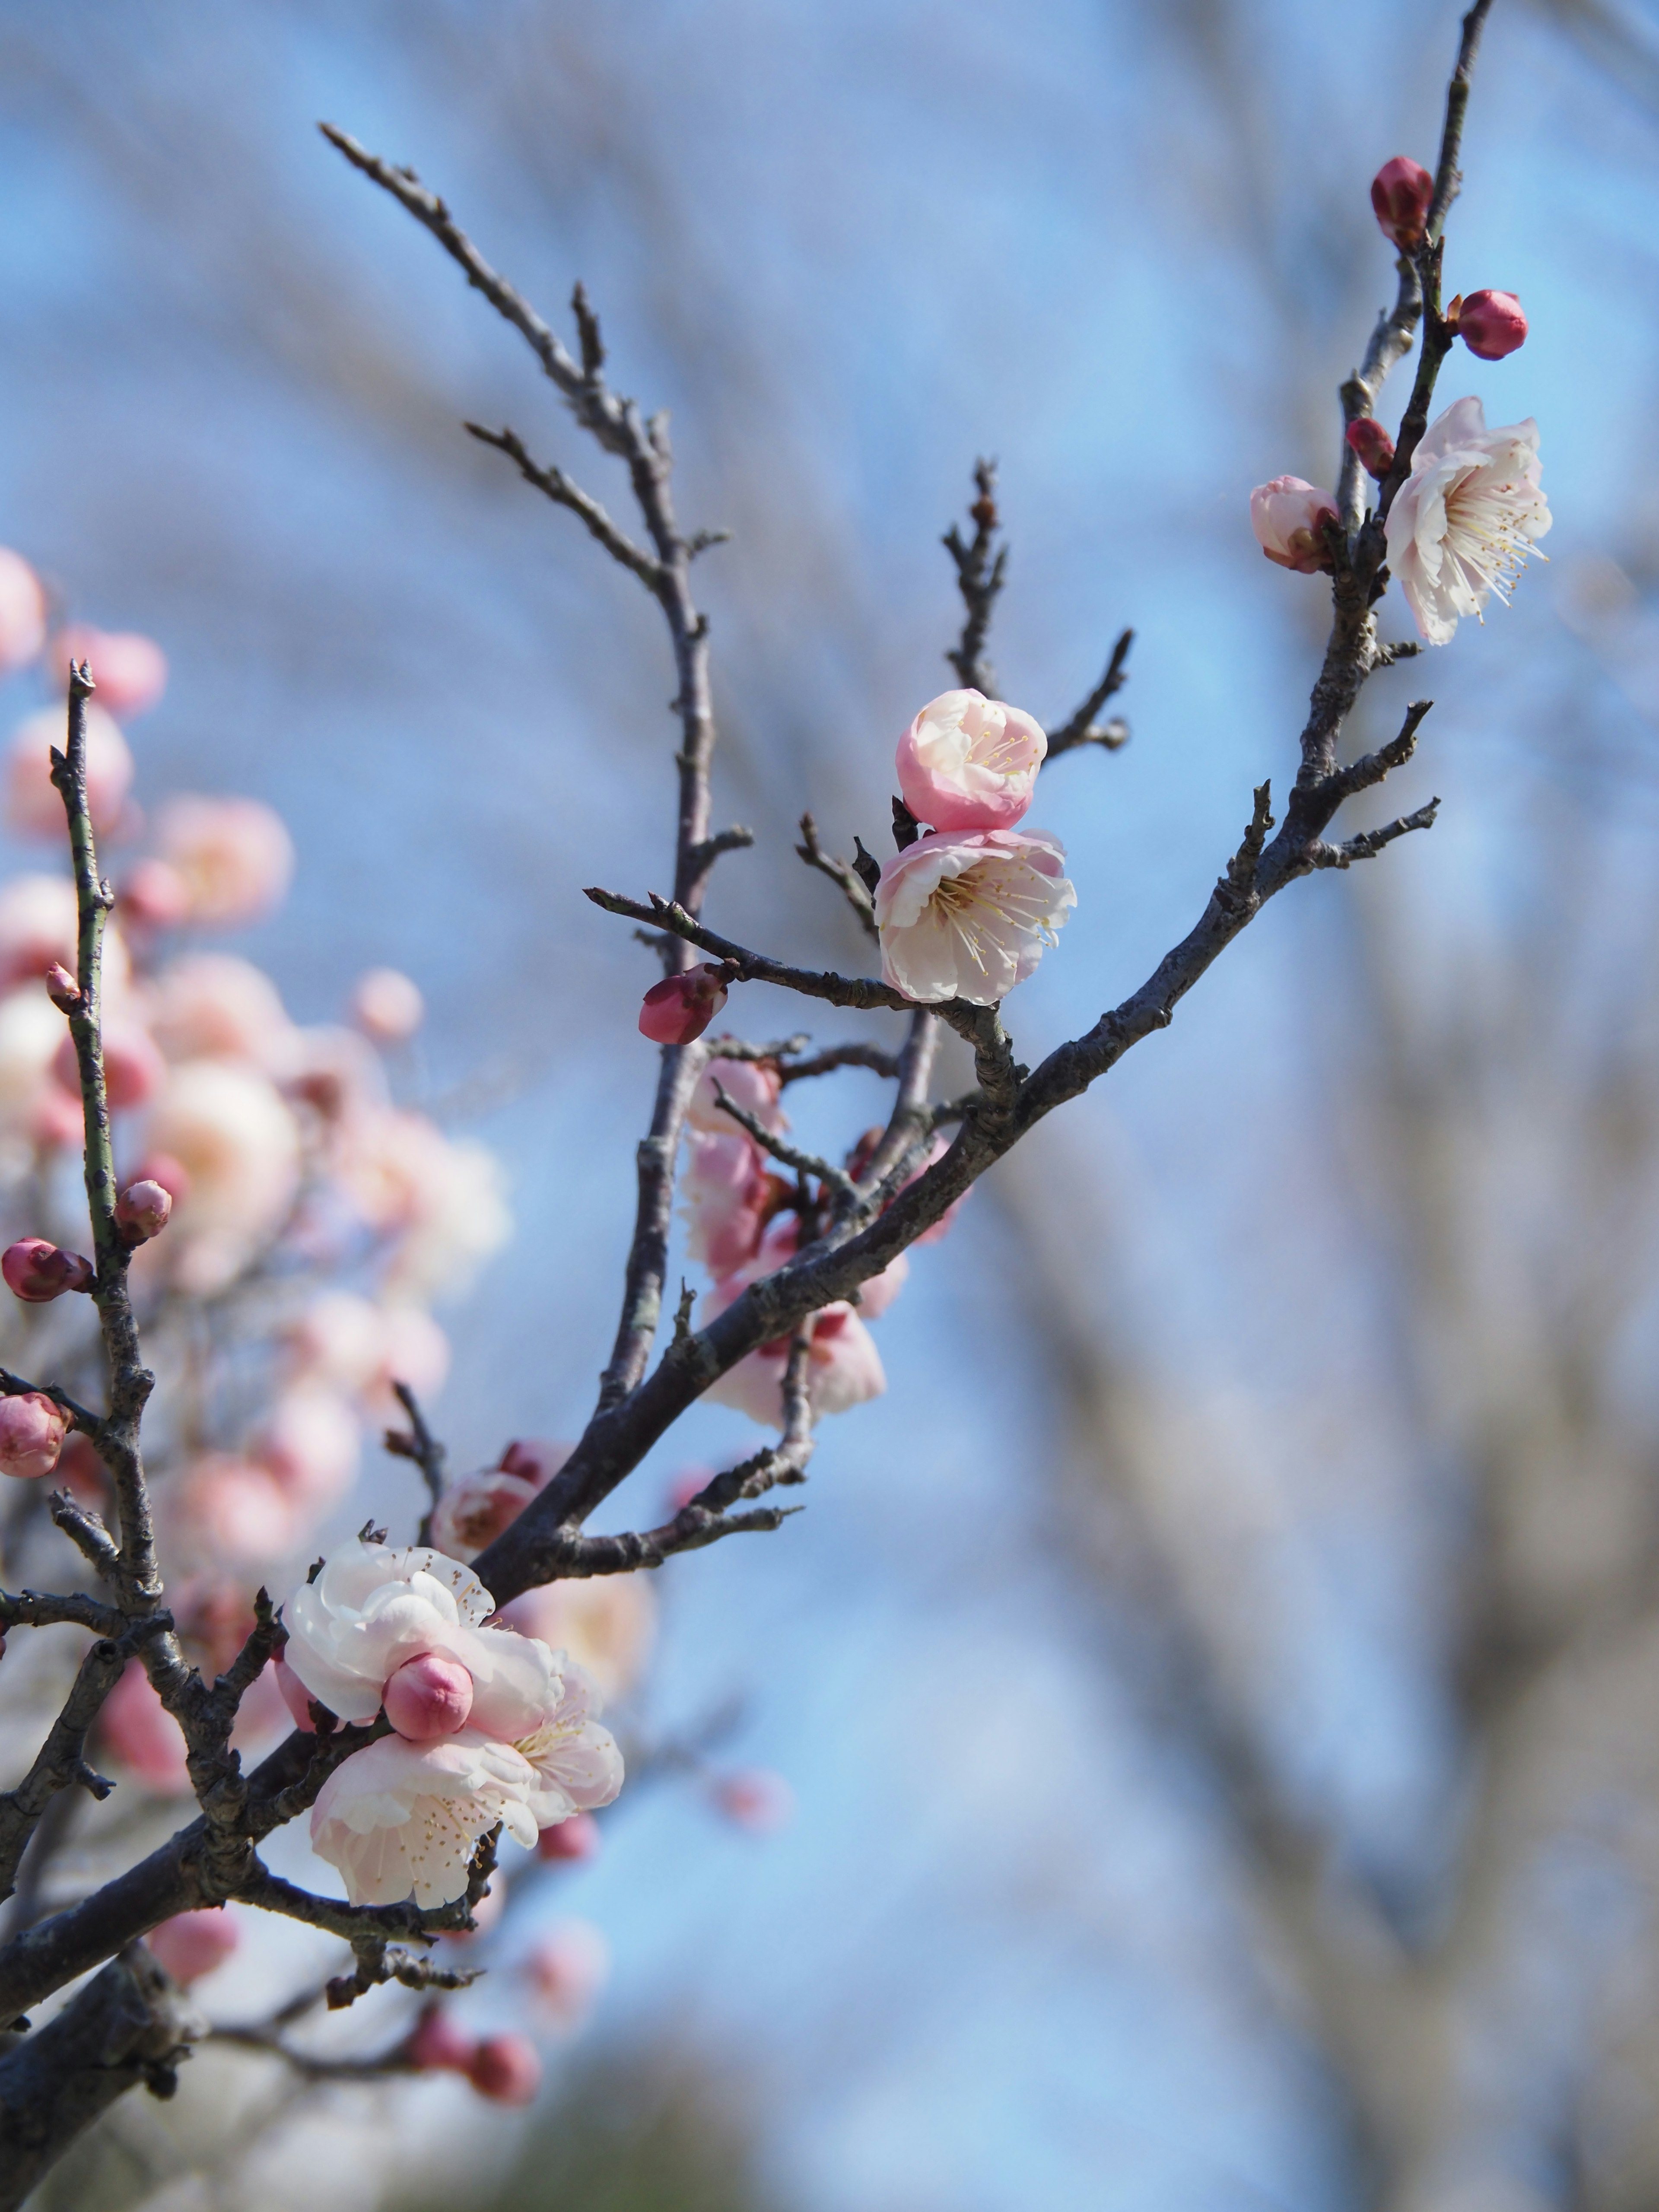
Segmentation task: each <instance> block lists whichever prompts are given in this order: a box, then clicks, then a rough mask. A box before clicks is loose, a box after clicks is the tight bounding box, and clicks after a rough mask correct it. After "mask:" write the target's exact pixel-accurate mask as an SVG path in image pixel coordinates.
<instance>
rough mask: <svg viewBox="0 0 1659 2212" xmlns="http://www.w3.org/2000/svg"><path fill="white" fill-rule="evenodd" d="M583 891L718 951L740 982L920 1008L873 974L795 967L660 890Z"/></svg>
mask: <svg viewBox="0 0 1659 2212" xmlns="http://www.w3.org/2000/svg"><path fill="white" fill-rule="evenodd" d="M582 896H583V897H584V898H590V899H592V902H593V903H594V905H595V906H602V907H603V908H605V912H606V913H607V914H620V915H628V916H629V919H630V920H632V921H654V922H655V923H657V925H658V926H659V927H660V928H661V929H663V930H664V931H665V932H666V933H667V934H668V935H670V936H671V937H678V938H680V939H684V942H685V943H686V944H687V945H696V946H698V947H699V948H700V949H701V950H702V951H704V952H712V953H714V956H715V957H716V958H718V959H720V960H723V961H725V962H726V963H727V964H728V965H729V966H731V967H732V968H733V969H736V970H737V974H736V976H735V978H734V980H735V981H738V982H744V983H778V984H781V986H782V987H783V988H784V989H785V990H788V991H796V992H799V994H800V995H801V996H802V997H803V998H807V999H823V1000H828V1002H829V1005H831V1006H891V1007H895V1008H897V1009H898V1010H900V1011H901V1012H906V1013H908V1012H913V1011H914V1009H915V1000H911V999H907V998H906V997H905V995H904V994H903V992H902V991H896V990H895V989H894V988H893V987H892V985H891V984H890V983H881V982H878V981H876V980H875V978H874V977H873V976H868V975H858V976H849V975H834V974H831V973H829V972H826V971H821V970H818V969H810V968H792V967H790V966H789V965H788V963H787V962H785V961H782V960H773V959H770V958H769V957H768V956H767V955H766V954H765V953H763V952H751V951H749V949H748V947H747V946H746V945H738V944H734V943H733V941H732V939H731V938H729V937H722V936H720V933H718V931H715V930H712V929H708V928H705V927H704V926H703V925H702V922H700V921H696V920H695V919H694V917H693V916H692V915H689V914H687V913H686V912H685V911H684V908H682V907H680V906H678V904H677V903H676V902H674V901H673V900H672V899H665V898H662V897H659V896H658V895H657V894H656V893H655V892H653V894H652V896H651V898H650V902H649V903H648V904H642V903H641V901H640V900H638V899H630V898H625V897H623V895H622V893H621V892H619V891H607V890H600V889H599V887H598V886H597V885H590V886H589V888H588V889H587V890H585V891H584V892H583V893H582Z"/></svg>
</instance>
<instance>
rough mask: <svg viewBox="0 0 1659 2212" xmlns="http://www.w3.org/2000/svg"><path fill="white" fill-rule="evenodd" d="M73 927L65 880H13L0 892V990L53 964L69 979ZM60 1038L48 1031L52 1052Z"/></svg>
mask: <svg viewBox="0 0 1659 2212" xmlns="http://www.w3.org/2000/svg"><path fill="white" fill-rule="evenodd" d="M78 927H79V918H78V916H77V915H76V905H75V886H74V884H72V883H70V880H69V878H68V877H67V876H14V877H13V878H12V879H11V881H10V882H9V884H5V885H4V886H3V888H0V987H4V988H6V989H8V990H9V989H10V988H11V987H12V985H13V984H15V983H24V982H33V981H35V980H36V979H37V978H38V977H40V976H42V975H45V974H46V970H47V969H48V968H50V967H52V966H53V965H54V964H56V965H57V966H59V967H62V968H65V969H68V970H69V971H70V973H71V974H73V972H74V969H75V951H76V931H77V929H78ZM62 1035H63V1031H62V1030H61V1029H60V1030H55V1031H54V1032H53V1036H52V1043H53V1045H54V1047H55V1046H56V1044H57V1042H58V1037H60V1036H62Z"/></svg>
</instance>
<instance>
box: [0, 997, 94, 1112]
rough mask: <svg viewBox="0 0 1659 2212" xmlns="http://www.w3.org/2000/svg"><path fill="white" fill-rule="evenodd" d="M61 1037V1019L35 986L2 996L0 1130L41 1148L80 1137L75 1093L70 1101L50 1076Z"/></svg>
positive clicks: (77, 1099)
mask: <svg viewBox="0 0 1659 2212" xmlns="http://www.w3.org/2000/svg"><path fill="white" fill-rule="evenodd" d="M63 1037H64V1017H63V1016H62V1014H60V1013H59V1012H58V1009H57V1007H56V1006H53V1005H52V1001H51V1000H50V999H49V998H47V996H46V992H45V990H44V989H43V988H42V987H41V986H40V984H39V983H27V984H25V985H24V986H23V987H22V988H21V990H15V991H9V992H8V993H7V994H5V996H4V997H3V998H0V1130H4V1131H6V1132H7V1133H10V1132H12V1131H17V1132H19V1133H24V1132H27V1135H28V1136H29V1137H30V1138H31V1139H34V1140H36V1141H38V1142H40V1143H43V1144H50V1143H52V1142H54V1141H63V1140H64V1138H63V1137H61V1136H60V1134H59V1133H60V1132H62V1133H66V1134H67V1137H74V1136H76V1135H78V1134H79V1133H80V1129H81V1099H80V1095H79V1092H78V1091H77V1092H76V1096H75V1097H70V1094H69V1093H68V1092H67V1091H65V1090H64V1088H63V1086H62V1085H60V1084H59V1083H58V1082H57V1081H56V1080H55V1079H54V1078H53V1076H52V1060H53V1059H54V1058H55V1057H56V1054H57V1051H58V1046H59V1045H60V1044H61V1043H62V1042H63Z"/></svg>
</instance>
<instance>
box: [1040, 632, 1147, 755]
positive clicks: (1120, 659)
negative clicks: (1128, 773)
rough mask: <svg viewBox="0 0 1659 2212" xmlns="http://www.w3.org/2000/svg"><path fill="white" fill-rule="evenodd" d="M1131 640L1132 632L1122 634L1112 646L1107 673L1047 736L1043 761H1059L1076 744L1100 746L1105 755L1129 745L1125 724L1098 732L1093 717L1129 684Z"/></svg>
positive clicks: (1115, 722)
mask: <svg viewBox="0 0 1659 2212" xmlns="http://www.w3.org/2000/svg"><path fill="white" fill-rule="evenodd" d="M1134 641H1135V634H1134V632H1133V630H1132V629H1126V630H1125V631H1123V633H1122V634H1121V636H1120V637H1119V639H1118V641H1117V643H1116V644H1115V646H1114V647H1112V657H1111V659H1109V661H1108V662H1107V664H1106V673H1105V674H1104V675H1103V677H1102V678H1101V679H1100V681H1099V683H1098V684H1096V686H1095V688H1094V690H1092V691H1091V693H1090V694H1089V696H1088V697H1087V698H1086V699H1085V701H1084V702H1083V704H1082V705H1081V706H1080V707H1079V708H1078V710H1077V712H1076V714H1073V716H1072V717H1071V719H1070V720H1069V721H1066V722H1062V723H1061V725H1060V727H1059V729H1057V730H1054V731H1052V732H1050V733H1049V738H1048V752H1047V753H1046V754H1045V755H1044V758H1045V759H1047V760H1058V759H1059V757H1060V755H1061V754H1062V753H1069V752H1072V751H1073V750H1075V749H1076V748H1077V747H1078V746H1079V745H1103V746H1104V747H1105V748H1106V750H1107V751H1108V752H1112V753H1115V752H1117V751H1118V750H1120V749H1121V747H1122V746H1124V745H1127V744H1128V742H1129V729H1128V725H1127V723H1126V722H1122V721H1119V720H1112V721H1109V722H1108V723H1107V725H1106V726H1105V727H1104V728H1103V729H1097V728H1096V726H1095V716H1096V715H1097V714H1098V713H1099V712H1100V710H1101V708H1103V706H1104V705H1105V704H1106V702H1107V701H1108V700H1109V699H1110V698H1114V697H1115V696H1116V695H1117V693H1118V692H1120V691H1121V690H1122V689H1123V687H1124V685H1125V684H1127V682H1128V680H1129V678H1128V673H1127V666H1126V664H1127V660H1128V658H1129V647H1131V646H1132V645H1133V643H1134Z"/></svg>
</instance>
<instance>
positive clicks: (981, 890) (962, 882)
mask: <svg viewBox="0 0 1659 2212" xmlns="http://www.w3.org/2000/svg"><path fill="white" fill-rule="evenodd" d="M930 904H932V905H933V906H935V907H937V908H938V909H939V914H940V915H941V916H942V918H943V920H944V921H945V924H946V926H947V927H949V928H951V929H953V930H955V932H956V933H957V936H958V937H960V938H961V939H962V941H963V945H965V946H966V947H967V949H968V957H969V959H970V960H972V962H973V963H974V965H975V967H976V968H977V969H979V971H980V973H981V975H986V974H987V973H988V972H989V971H988V969H987V967H986V963H985V956H984V954H983V952H982V951H981V949H980V948H981V945H982V943H983V941H984V939H985V938H986V937H987V936H990V937H993V938H1000V937H1002V936H1004V935H1006V933H1007V932H1008V931H1011V930H1012V931H1015V932H1018V933H1021V934H1023V935H1030V936H1036V937H1037V938H1040V939H1042V943H1043V944H1044V945H1057V944H1058V943H1059V942H1060V940H1059V939H1058V938H1057V937H1056V936H1055V935H1054V931H1053V929H1052V928H1051V927H1049V923H1048V898H1047V897H1046V896H1045V895H1044V893H1043V892H1042V890H1039V889H1038V888H1037V887H1036V884H1034V883H1033V882H1032V881H1031V878H1030V876H1028V875H1025V874H1024V873H1022V874H1021V875H1019V876H1018V877H1017V876H1014V875H1012V873H1009V872H1006V871H1004V870H1002V869H999V868H993V867H984V866H981V867H977V868H970V869H969V871H968V872H967V873H966V874H965V875H960V876H946V877H945V878H943V880H942V881H941V882H940V884H939V888H938V890H936V891H935V892H934V893H933V898H932V900H931V901H930Z"/></svg>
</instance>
